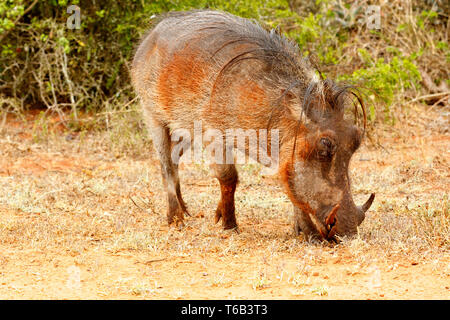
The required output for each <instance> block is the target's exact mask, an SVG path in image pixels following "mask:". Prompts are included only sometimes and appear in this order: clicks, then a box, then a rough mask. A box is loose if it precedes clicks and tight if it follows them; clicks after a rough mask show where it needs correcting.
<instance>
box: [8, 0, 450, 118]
mask: <svg viewBox="0 0 450 320" xmlns="http://www.w3.org/2000/svg"><path fill="white" fill-rule="evenodd" d="M413 2H414V3H416V2H417V3H419V2H418V1H415V0H413ZM72 4H75V5H78V6H79V7H80V9H81V15H82V19H81V28H80V29H79V30H69V29H68V28H67V26H66V22H67V19H68V17H69V15H70V14H68V13H67V12H66V9H67V7H68V6H69V5H72ZM367 4H368V3H367V2H365V1H362V2H358V3H356V2H352V1H344V0H341V1H337V0H315V1H313V0H311V1H303V0H248V1H243V0H148V1H146V0H117V1H110V0H96V1H90V0H71V1H68V0H49V1H37V2H36V1H34V0H0V39H1V45H0V50H1V51H0V53H1V54H0V87H2V92H1V97H2V98H4V101H20V104H21V106H39V107H51V108H52V110H54V109H55V108H59V109H60V108H67V107H69V108H70V109H71V112H72V114H73V115H75V118H76V115H77V110H84V111H92V112H99V111H104V110H105V109H106V105H115V104H121V103H126V102H127V101H129V100H131V99H132V98H133V97H134V92H133V90H132V89H131V86H130V79H129V74H128V68H129V64H130V61H131V59H132V55H133V51H134V48H135V47H136V45H137V43H138V42H139V39H140V37H141V36H142V34H143V33H144V32H145V31H146V30H147V29H148V28H149V27H150V26H151V24H152V22H153V20H154V17H155V16H158V15H160V14H162V13H165V12H168V11H178V10H190V9H204V8H211V9H219V10H224V11H228V12H230V13H233V14H236V15H239V16H242V17H245V18H251V19H255V20H258V21H260V22H263V23H265V24H266V25H268V26H270V27H273V28H275V27H278V28H279V29H280V30H281V32H282V33H284V34H285V35H287V36H288V37H289V38H291V39H293V40H294V41H296V42H297V43H298V45H299V47H300V50H301V51H302V53H303V54H304V55H305V56H315V57H317V58H318V62H319V65H320V66H321V68H322V70H321V71H323V73H324V75H326V76H329V77H331V78H338V79H339V80H347V81H351V82H357V83H362V84H363V85H364V86H365V87H367V88H369V89H370V90H372V91H373V92H375V93H376V94H377V95H378V96H379V97H380V98H381V99H380V100H381V101H383V102H384V103H385V104H386V108H387V109H389V104H390V103H392V102H393V101H394V100H395V99H394V98H396V97H400V96H402V94H404V93H405V92H407V90H408V89H410V88H418V86H419V82H420V78H421V77H420V74H419V72H418V65H419V64H420V63H421V67H422V68H423V67H425V68H426V67H427V65H426V61H427V59H425V58H422V56H421V54H422V52H425V55H424V56H426V54H428V57H429V52H430V51H433V50H434V51H435V52H437V53H436V56H438V57H443V59H434V60H433V61H439V62H440V63H441V65H440V68H435V69H433V73H434V74H437V76H436V79H440V80H443V81H447V82H448V81H449V80H448V79H447V78H448V77H447V78H446V75H447V70H448V68H443V67H442V66H445V64H447V65H448V63H449V62H450V51H449V47H448V41H446V38H443V37H439V36H436V35H434V36H433V38H432V40H433V41H432V42H430V41H428V40H429V39H431V38H429V35H428V34H427V31H428V30H431V28H433V30H434V29H435V28H436V30H438V29H439V26H440V25H444V26H445V25H446V22H445V23H444V24H443V23H442V17H443V16H444V15H443V14H442V12H443V11H442V10H441V11H439V10H440V9H439V10H437V9H435V8H434V7H432V8H428V7H427V6H424V5H422V4H419V5H416V6H415V9H414V10H415V11H414V12H413V18H412V19H410V18H408V19H406V18H405V19H401V20H399V21H397V22H396V23H394V22H392V26H393V27H392V31H391V30H390V29H389V30H388V29H383V30H381V31H378V30H368V29H364V25H363V24H362V23H360V22H359V21H362V20H361V19H362V18H364V10H365V6H366V5H367ZM387 10H388V9H386V10H385V11H383V12H384V13H385V14H389V12H388V11H387ZM398 15H399V13H396V14H395V15H391V16H390V17H391V18H392V17H397V16H398ZM383 19H384V18H383ZM386 19H387V18H386ZM441 29H442V28H441ZM389 32H394V33H396V34H395V38H397V37H398V38H400V39H402V41H401V42H400V44H399V43H392V42H393V40H391V39H390V38H389ZM425 35H426V36H425ZM423 39H425V40H423ZM424 41H428V42H424ZM404 43H407V45H408V48H407V49H405V48H403V47H402V52H400V50H398V49H395V48H399V47H400V46H402V45H403V44H404ZM372 45H373V46H374V47H377V48H379V47H386V46H387V47H388V49H386V50H383V51H380V50H378V51H377V53H376V54H373V53H372V54H373V55H371V54H369V52H372V51H371V50H370V48H371V46H372ZM358 48H368V49H367V50H366V49H360V50H357V49H358ZM389 48H390V49H389ZM421 50H422V51H421ZM423 50H425V51H423ZM414 51H416V52H419V53H420V54H414V53H413V52H414ZM356 52H358V53H359V55H356V54H355V53H356ZM349 53H350V54H349ZM421 59H423V61H421ZM436 69H437V70H436ZM444 69H445V70H444ZM9 108H10V107H9ZM13 109H14V110H15V107H13ZM372 113H373V112H372ZM372 118H373V117H372Z"/></svg>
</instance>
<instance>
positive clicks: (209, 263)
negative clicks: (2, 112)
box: [0, 106, 450, 299]
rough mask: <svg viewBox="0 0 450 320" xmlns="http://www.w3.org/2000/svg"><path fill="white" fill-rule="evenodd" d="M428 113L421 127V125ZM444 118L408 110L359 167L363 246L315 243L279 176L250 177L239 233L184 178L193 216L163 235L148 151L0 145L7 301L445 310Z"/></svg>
mask: <svg viewBox="0 0 450 320" xmlns="http://www.w3.org/2000/svg"><path fill="white" fill-rule="evenodd" d="M424 115H425V116H424ZM448 115H449V113H448V109H442V108H441V109H437V108H435V109H430V108H429V107H423V106H410V107H408V108H405V109H404V111H403V112H402V113H401V114H399V115H398V117H399V118H398V121H397V122H396V124H395V125H394V126H387V125H386V126H382V125H379V126H378V127H377V129H376V134H375V133H374V132H372V133H371V137H372V138H371V139H366V140H365V143H364V146H363V147H362V148H361V150H359V151H358V153H357V154H355V156H354V158H353V160H352V163H351V177H352V180H353V192H354V198H355V201H356V202H357V203H361V202H363V201H364V200H365V199H366V198H367V196H368V195H369V194H370V193H371V192H375V193H376V194H377V196H376V199H375V202H374V204H373V206H372V208H371V210H370V212H369V213H368V215H367V217H366V219H365V221H364V223H363V224H362V225H361V228H360V230H359V234H358V236H357V237H356V238H352V239H342V241H341V242H340V243H339V244H328V243H322V242H314V241H312V242H311V241H307V240H306V239H304V238H303V237H302V236H299V237H296V236H294V234H293V232H292V227H291V216H290V214H291V209H292V207H291V204H290V202H289V200H288V199H287V197H286V196H285V195H284V194H283V192H282V190H281V188H280V186H279V185H278V184H277V182H276V180H274V179H273V178H272V177H268V176H263V175H260V174H259V171H260V170H261V168H260V167H259V166H256V165H245V166H243V167H242V168H241V170H240V180H241V183H240V185H239V187H238V192H237V194H236V206H237V208H236V211H237V218H238V223H239V225H240V230H241V233H240V234H236V233H235V232H233V231H226V232H225V231H223V230H222V229H221V227H220V225H215V224H214V223H213V216H214V214H213V212H214V210H215V207H216V204H217V201H218V198H219V188H218V183H217V182H216V181H215V180H214V179H213V178H212V177H211V175H210V172H209V170H208V167H207V166H206V165H204V166H203V165H189V166H188V165H186V166H183V167H182V168H181V172H180V174H181V180H182V190H183V194H184V198H185V200H186V202H187V204H188V206H189V210H190V213H191V214H192V217H190V218H187V220H186V227H185V228H183V229H182V230H178V229H177V228H173V227H171V228H169V227H168V226H167V224H166V218H165V213H166V203H165V195H164V194H163V192H162V185H161V179H160V174H159V164H158V162H157V161H156V159H155V154H154V153H153V151H152V150H142V156H141V157H138V158H136V157H124V156H117V157H116V156H113V153H111V152H110V151H109V149H108V143H107V141H108V140H107V139H106V138H105V137H104V136H102V135H101V134H80V135H66V134H65V133H61V132H60V133H59V134H55V135H49V136H48V138H47V139H44V140H42V139H41V140H39V139H38V140H36V134H35V131H33V129H32V126H33V125H32V123H31V124H30V123H24V122H22V121H21V120H17V119H9V118H8V119H7V121H6V123H5V125H4V126H3V127H2V128H1V134H0V152H1V153H0V299H23V298H25V299H449V298H450V232H449V231H450V219H449V217H450V216H449V207H450V205H449V191H450V170H449V159H450V133H449V118H448Z"/></svg>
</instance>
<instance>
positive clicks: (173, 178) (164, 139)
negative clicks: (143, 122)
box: [150, 121, 189, 225]
mask: <svg viewBox="0 0 450 320" xmlns="http://www.w3.org/2000/svg"><path fill="white" fill-rule="evenodd" d="M150 129H151V131H152V137H153V145H154V146H155V149H156V152H157V153H158V156H159V160H160V163H161V173H162V178H163V184H164V188H165V189H166V191H167V201H168V211H167V222H168V223H169V224H172V223H173V222H175V223H176V224H177V225H178V224H181V225H182V224H183V218H184V214H187V215H189V214H188V212H187V209H186V204H185V203H184V201H183V198H182V196H181V190H180V180H179V177H178V164H175V163H173V161H172V158H171V150H172V148H171V141H170V131H169V128H168V127H167V126H166V125H164V124H162V123H160V122H158V121H153V125H152V126H151V128H150Z"/></svg>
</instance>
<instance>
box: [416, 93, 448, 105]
mask: <svg viewBox="0 0 450 320" xmlns="http://www.w3.org/2000/svg"><path fill="white" fill-rule="evenodd" d="M445 95H450V91H447V92H439V93H432V94H426V95H424V96H420V97H417V98H414V99H412V100H410V101H409V103H411V102H416V101H419V100H423V99H429V98H436V97H440V96H445Z"/></svg>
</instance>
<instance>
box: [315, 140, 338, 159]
mask: <svg viewBox="0 0 450 320" xmlns="http://www.w3.org/2000/svg"><path fill="white" fill-rule="evenodd" d="M336 148H337V147H336V143H335V142H334V141H333V140H332V139H330V138H320V139H319V143H318V146H317V157H318V158H319V160H320V161H330V160H331V158H333V155H334V154H335V152H336Z"/></svg>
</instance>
